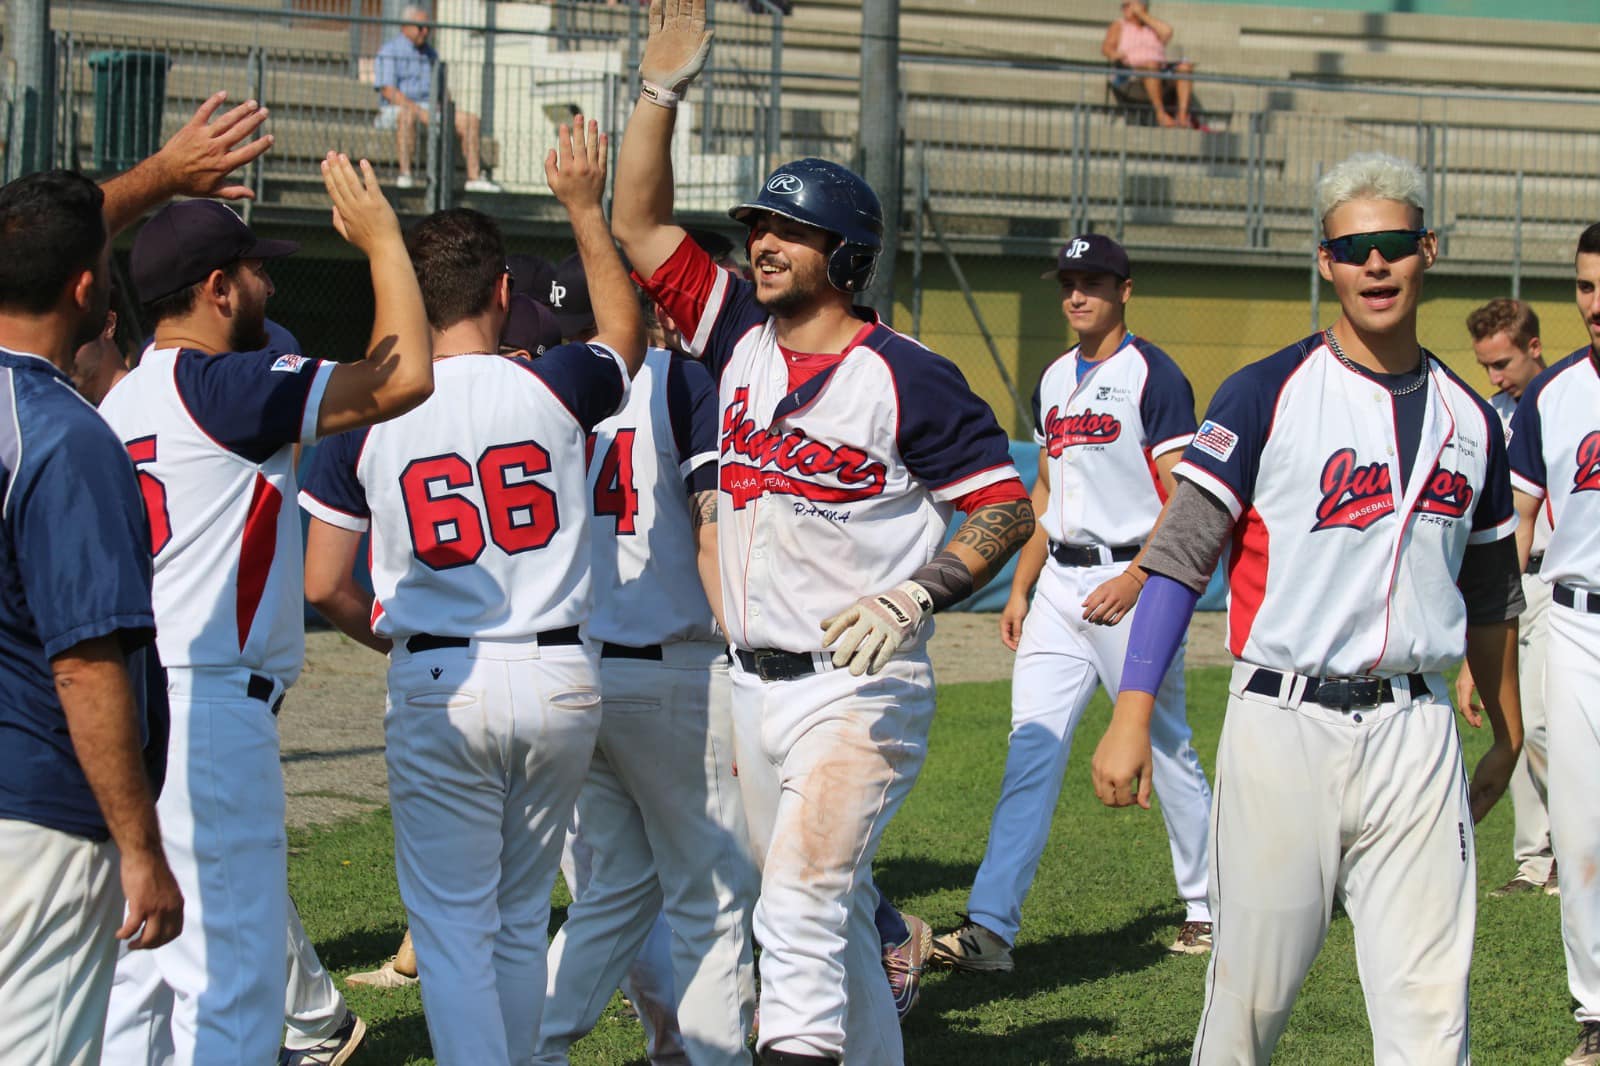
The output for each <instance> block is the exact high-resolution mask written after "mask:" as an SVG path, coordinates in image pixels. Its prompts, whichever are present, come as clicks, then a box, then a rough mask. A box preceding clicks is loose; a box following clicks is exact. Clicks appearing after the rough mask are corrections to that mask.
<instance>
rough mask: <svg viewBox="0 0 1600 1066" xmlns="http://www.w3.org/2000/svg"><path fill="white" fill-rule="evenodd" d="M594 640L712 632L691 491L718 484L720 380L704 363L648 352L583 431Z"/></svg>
mask: <svg viewBox="0 0 1600 1066" xmlns="http://www.w3.org/2000/svg"><path fill="white" fill-rule="evenodd" d="M589 442H590V447H591V456H590V460H589V492H590V498H591V499H592V500H593V502H594V511H593V514H592V516H591V517H590V519H589V531H590V539H591V544H590V547H591V559H592V560H593V576H592V578H591V581H592V583H593V586H594V601H595V602H594V613H593V614H591V615H590V617H589V636H590V637H591V638H592V639H594V640H604V641H610V642H611V643H613V644H626V645H629V646H630V647H636V648H639V647H645V646H648V645H651V644H670V643H672V642H673V641H679V640H714V639H716V622H715V621H714V620H713V619H712V616H711V605H710V604H709V603H707V602H706V594H705V589H704V588H703V587H702V586H701V584H700V571H699V568H698V564H697V563H696V557H697V555H698V550H697V544H696V540H695V531H694V525H693V521H692V519H691V516H690V514H689V495H690V492H691V491H700V490H710V489H715V488H716V487H717V482H716V473H717V388H716V386H715V385H714V384H713V383H712V381H711V375H710V374H709V373H707V372H706V368H705V367H704V366H702V365H701V364H699V363H698V362H695V361H694V360H692V359H685V358H683V357H682V356H678V355H674V354H673V353H671V352H669V351H666V350H665V349H663V348H651V349H650V350H649V351H647V352H646V353H645V357H644V365H643V366H642V367H640V368H639V373H638V374H637V375H635V377H634V379H633V383H632V385H630V386H629V389H628V402H627V403H626V404H624V405H623V408H622V410H620V411H618V412H617V413H616V414H615V415H613V416H612V417H610V418H608V419H606V420H605V421H604V422H602V423H600V424H599V425H598V426H595V427H594V433H593V434H592V435H591V436H590V438H589Z"/></svg>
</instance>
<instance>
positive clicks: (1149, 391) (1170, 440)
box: [1139, 349, 1195, 457]
mask: <svg viewBox="0 0 1600 1066" xmlns="http://www.w3.org/2000/svg"><path fill="white" fill-rule="evenodd" d="M1141 350H1143V349H1141ZM1145 366H1146V367H1147V368H1148V372H1147V373H1146V375H1145V380H1144V392H1143V393H1141V394H1140V396H1139V417H1140V419H1141V421H1143V422H1144V439H1145V443H1146V445H1147V446H1148V447H1149V449H1150V454H1151V456H1152V457H1153V456H1157V455H1163V454H1165V453H1167V452H1170V451H1173V450H1175V449H1177V448H1182V447H1184V446H1186V445H1187V444H1188V443H1189V440H1190V438H1192V437H1193V436H1194V431H1195V422H1194V387H1193V386H1191V385H1190V384H1189V379H1188V378H1186V377H1184V376H1183V371H1182V370H1180V369H1178V364H1177V363H1175V362H1173V361H1172V358H1171V357H1170V356H1168V355H1167V354H1166V353H1165V352H1163V351H1161V350H1160V349H1155V350H1154V351H1146V352H1145Z"/></svg>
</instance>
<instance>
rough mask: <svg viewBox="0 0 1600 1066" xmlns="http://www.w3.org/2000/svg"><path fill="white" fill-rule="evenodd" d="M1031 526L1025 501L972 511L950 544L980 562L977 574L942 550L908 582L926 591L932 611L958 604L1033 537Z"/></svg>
mask: <svg viewBox="0 0 1600 1066" xmlns="http://www.w3.org/2000/svg"><path fill="white" fill-rule="evenodd" d="M1033 522H1034V518H1033V504H1032V503H1030V502H1029V501H1027V500H1009V501H1007V502H1005V503H997V504H994V505H993V506H991V507H985V508H983V509H982V510H980V511H976V512H974V513H973V514H970V515H968V516H967V520H966V521H965V522H964V523H962V525H961V528H960V529H959V530H957V531H956V536H955V541H954V543H956V544H960V545H961V546H962V547H964V548H967V549H968V550H970V551H972V552H974V553H976V554H977V555H978V557H979V558H981V559H982V560H983V566H982V568H981V571H980V572H979V573H976V574H975V573H973V572H972V570H971V568H969V567H968V566H967V564H966V563H965V562H963V561H962V559H961V558H960V557H959V556H957V555H956V554H955V553H954V552H952V551H950V550H949V549H948V548H946V549H945V550H944V551H941V552H940V553H939V554H938V555H935V556H934V557H933V559H932V560H930V561H929V562H928V565H926V566H924V567H922V568H921V569H920V570H918V571H917V572H916V573H915V574H912V575H911V580H913V581H915V582H916V583H917V584H919V585H921V586H922V587H923V588H925V589H927V590H928V595H929V596H930V597H931V598H932V599H933V609H934V610H935V611H942V610H944V609H945V608H946V607H949V606H951V605H953V604H957V603H960V602H961V601H962V600H964V599H966V598H967V597H968V596H970V595H972V593H973V590H974V589H976V588H978V587H980V586H982V585H984V584H986V583H987V582H988V580H989V579H990V578H991V577H993V576H994V575H995V573H996V572H997V571H998V570H999V569H1000V568H1001V567H1002V566H1004V565H1005V563H1006V560H1007V559H1009V558H1011V556H1012V555H1013V554H1015V552H1016V551H1017V549H1019V548H1021V547H1022V546H1023V545H1024V544H1026V543H1027V541H1028V538H1029V537H1031V536H1033Z"/></svg>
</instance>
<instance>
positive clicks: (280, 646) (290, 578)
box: [100, 348, 333, 685]
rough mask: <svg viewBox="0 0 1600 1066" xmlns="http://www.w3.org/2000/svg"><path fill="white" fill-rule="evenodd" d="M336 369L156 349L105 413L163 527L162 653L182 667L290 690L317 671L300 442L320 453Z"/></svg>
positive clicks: (116, 391) (274, 358)
mask: <svg viewBox="0 0 1600 1066" xmlns="http://www.w3.org/2000/svg"><path fill="white" fill-rule="evenodd" d="M332 369H333V366H332V364H331V363H324V362H322V361H320V360H316V359H306V358H304V357H302V356H300V355H297V354H293V353H278V352H275V351H272V350H267V351H260V352H228V353H223V354H219V355H205V354H203V353H200V352H196V351H189V350H181V349H178V348H151V349H149V350H148V351H146V352H145V354H144V358H143V360H142V361H141V362H140V364H139V367H138V369H136V370H134V371H133V372H132V373H131V374H129V375H128V376H127V377H126V378H124V379H123V380H122V381H120V382H118V383H117V385H116V387H115V388H113V389H112V390H111V392H110V393H109V394H108V395H107V396H106V398H105V400H104V402H102V403H101V405H100V413H101V414H102V415H104V416H105V419H106V421H107V422H109V423H110V424H111V427H112V428H113V429H115V430H116V432H117V435H118V436H119V437H121V438H122V441H123V443H124V444H126V445H127V447H128V452H129V454H130V455H131V456H132V457H133V463H134V467H135V468H136V470H137V471H138V474H139V487H140V490H141V491H142V492H143V493H144V498H145V507H146V509H147V510H148V512H149V515H150V535H151V545H150V547H151V552H152V554H153V555H154V556H155V610H156V624H157V634H156V645H157V648H158V650H159V651H160V653H161V661H162V662H163V663H164V664H165V665H166V666H168V667H243V668H246V669H250V670H255V671H259V672H261V673H263V674H267V675H269V676H271V677H274V678H276V679H277V680H279V681H281V682H282V683H283V684H285V685H289V684H292V683H293V682H294V680H295V679H296V678H297V677H299V676H300V668H301V665H302V664H303V662H304V659H305V625H304V602H305V601H304V596H305V593H304V584H305V582H304V576H303V574H304V571H303V568H302V563H303V561H302V556H301V549H300V516H299V515H298V514H296V513H295V509H294V507H293V506H292V505H290V506H285V505H284V500H285V498H286V497H287V498H289V499H291V500H292V499H293V496H294V492H295V475H294V448H293V445H294V444H295V443H296V442H299V443H307V444H309V443H310V442H312V441H313V440H315V439H316V429H317V412H318V410H319V408H320V407H321V405H322V394H323V391H324V390H325V389H326V388H327V383H328V375H329V374H330V373H331V372H332Z"/></svg>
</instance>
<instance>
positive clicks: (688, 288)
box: [633, 235, 721, 339]
mask: <svg viewBox="0 0 1600 1066" xmlns="http://www.w3.org/2000/svg"><path fill="white" fill-rule="evenodd" d="M720 269H721V268H719V267H718V266H717V265H716V263H714V262H712V260H711V256H709V255H707V254H706V251H705V249H704V248H701V247H700V246H699V245H698V244H696V243H695V242H694V241H693V239H691V238H690V237H688V236H687V235H686V236H685V237H684V238H683V241H682V242H681V243H680V244H679V245H678V248H677V250H676V251H674V252H673V253H672V254H671V255H669V256H668V257H667V261H666V262H664V263H662V264H661V265H660V266H659V267H657V268H656V272H655V273H654V274H652V275H650V277H648V278H641V277H640V276H639V275H638V274H637V273H634V275H633V280H634V281H635V282H636V283H637V284H638V286H639V287H640V288H642V289H643V290H644V291H645V294H646V295H647V296H649V297H650V298H651V299H652V300H654V301H655V302H656V303H658V304H660V305H661V306H662V307H665V308H666V309H667V314H669V315H671V316H672V320H673V321H674V322H676V323H677V324H678V330H679V331H680V332H681V333H682V334H683V335H684V338H685V339H688V338H690V337H693V336H694V334H695V332H696V328H697V327H698V326H699V324H700V320H701V318H702V317H703V316H704V314H705V311H706V304H707V303H709V302H710V300H711V295H712V292H713V291H714V290H715V289H716V287H717V280H718V279H717V274H718V273H719V271H720Z"/></svg>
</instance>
